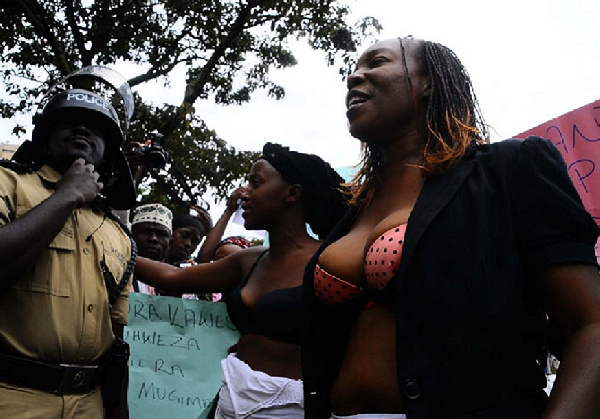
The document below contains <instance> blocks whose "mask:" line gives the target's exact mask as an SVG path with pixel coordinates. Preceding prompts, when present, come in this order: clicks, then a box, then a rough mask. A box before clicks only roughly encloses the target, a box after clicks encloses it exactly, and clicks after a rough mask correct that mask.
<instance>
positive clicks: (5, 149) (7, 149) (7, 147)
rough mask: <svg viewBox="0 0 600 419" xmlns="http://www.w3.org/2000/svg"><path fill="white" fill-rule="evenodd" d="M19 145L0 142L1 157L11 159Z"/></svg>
mask: <svg viewBox="0 0 600 419" xmlns="http://www.w3.org/2000/svg"><path fill="white" fill-rule="evenodd" d="M18 147H19V145H18V144H8V143H0V159H5V160H10V159H11V157H12V156H13V154H15V151H16V150H17V148H18Z"/></svg>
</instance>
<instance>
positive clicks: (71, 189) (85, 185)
mask: <svg viewBox="0 0 600 419" xmlns="http://www.w3.org/2000/svg"><path fill="white" fill-rule="evenodd" d="M99 177H100V175H99V174H98V172H96V170H95V169H94V166H93V165H92V164H86V162H85V160H84V159H82V158H79V159H77V160H75V161H74V162H73V164H72V165H71V167H69V169H68V170H67V171H66V173H65V174H64V175H63V177H62V179H61V180H59V181H58V183H57V184H56V193H60V194H63V196H65V197H67V199H70V200H73V201H74V202H75V203H76V206H77V208H80V207H82V206H84V205H85V204H87V203H89V202H92V201H93V200H94V199H95V198H96V197H97V196H98V194H99V193H100V191H101V190H102V187H103V186H104V185H103V184H102V182H100V181H99V180H98V178H99Z"/></svg>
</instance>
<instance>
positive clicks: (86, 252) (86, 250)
mask: <svg viewBox="0 0 600 419" xmlns="http://www.w3.org/2000/svg"><path fill="white" fill-rule="evenodd" d="M83 253H85V254H86V255H89V254H90V249H88V248H87V247H84V248H83Z"/></svg>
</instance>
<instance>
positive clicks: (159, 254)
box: [131, 222, 171, 261]
mask: <svg viewBox="0 0 600 419" xmlns="http://www.w3.org/2000/svg"><path fill="white" fill-rule="evenodd" d="M131 235H132V236H133V239H134V240H135V244H136V245H137V248H138V255H140V256H143V257H145V258H148V259H152V260H158V261H163V260H164V258H165V256H166V255H167V249H168V248H169V239H170V238H171V233H170V232H169V229H168V228H167V227H165V226H163V225H162V224H158V223H152V222H143V223H137V224H134V225H133V226H131Z"/></svg>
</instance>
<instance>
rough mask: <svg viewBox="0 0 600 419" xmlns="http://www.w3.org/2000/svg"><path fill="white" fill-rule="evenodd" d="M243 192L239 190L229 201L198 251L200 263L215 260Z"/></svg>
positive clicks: (241, 189)
mask: <svg viewBox="0 0 600 419" xmlns="http://www.w3.org/2000/svg"><path fill="white" fill-rule="evenodd" d="M242 191H243V188H242V187H239V188H237V189H236V190H235V191H233V193H232V194H231V195H230V196H229V198H228V199H227V206H226V207H225V211H223V214H222V215H221V217H220V218H219V220H218V221H217V223H216V224H215V226H214V227H213V228H212V229H211V230H210V231H209V232H208V234H207V235H206V237H205V238H204V243H203V244H202V247H201V248H200V250H199V251H198V257H197V259H198V262H201V263H202V262H210V261H211V260H212V259H213V256H214V254H215V249H216V247H217V244H219V242H220V241H221V238H222V237H223V234H224V233H225V228H227V224H228V223H229V220H230V219H231V217H232V216H233V214H234V213H235V211H236V209H237V207H238V199H239V198H240V195H241V194H242Z"/></svg>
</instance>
